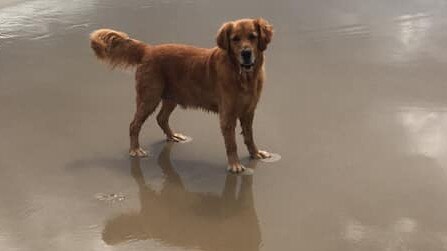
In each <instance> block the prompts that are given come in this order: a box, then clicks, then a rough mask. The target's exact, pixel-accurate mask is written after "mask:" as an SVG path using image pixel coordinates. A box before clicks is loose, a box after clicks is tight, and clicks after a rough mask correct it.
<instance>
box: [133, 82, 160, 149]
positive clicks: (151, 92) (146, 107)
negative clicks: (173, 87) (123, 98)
mask: <svg viewBox="0 0 447 251" xmlns="http://www.w3.org/2000/svg"><path fill="white" fill-rule="evenodd" d="M136 89H137V111H136V112H135V115H134V119H133V120H132V122H131V123H130V126H129V134H130V150H129V155H130V156H132V157H145V156H147V153H146V152H145V151H144V150H143V149H142V148H141V147H140V143H139V140H138V137H139V134H140V130H141V126H142V125H143V123H144V122H145V121H146V119H147V118H148V117H149V115H151V114H152V113H153V112H154V111H155V109H156V108H157V106H158V104H159V103H160V100H161V93H162V91H163V83H162V82H161V81H158V80H155V79H149V80H148V79H138V78H137V86H136Z"/></svg>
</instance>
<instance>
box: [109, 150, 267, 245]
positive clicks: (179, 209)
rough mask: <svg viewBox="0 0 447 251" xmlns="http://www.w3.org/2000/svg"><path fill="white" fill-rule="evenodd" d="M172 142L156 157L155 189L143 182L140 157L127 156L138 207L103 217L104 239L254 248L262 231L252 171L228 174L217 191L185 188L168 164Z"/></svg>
mask: <svg viewBox="0 0 447 251" xmlns="http://www.w3.org/2000/svg"><path fill="white" fill-rule="evenodd" d="M171 148H172V143H168V144H167V145H166V146H165V147H164V149H163V151H162V152H161V153H160V155H159V158H158V163H159V165H160V167H161V168H162V171H163V174H164V176H165V182H164V186H163V189H162V190H161V191H160V192H155V191H154V190H152V189H151V188H150V187H149V186H148V185H146V184H145V181H144V177H143V173H142V171H141V168H140V162H139V161H140V160H139V159H132V176H133V177H134V179H135V181H136V182H137V184H138V187H139V193H140V201H141V209H140V211H139V212H135V213H128V214H123V215H119V216H117V217H116V218H114V219H111V220H109V221H108V222H106V226H105V228H104V231H103V240H104V241H105V242H106V243H107V244H109V245H115V244H118V243H122V242H126V241H130V240H146V239H155V240H161V241H162V242H164V243H166V244H170V245H175V246H181V247H186V248H199V249H201V250H202V249H203V250H210V251H219V250H244V251H254V250H259V245H260V242H261V233H260V230H259V223H258V218H257V215H256V211H255V208H254V202H253V193H252V179H253V176H241V177H238V176H235V175H231V174H229V175H227V177H226V181H225V187H224V191H223V195H222V196H221V197H218V196H213V195H211V194H209V193H193V192H188V191H187V190H186V189H185V187H184V186H183V184H182V180H181V178H180V176H179V175H178V174H177V173H176V172H175V170H174V168H173V167H172V164H171V160H170V152H171ZM255 164H256V161H255V160H252V161H250V165H251V167H252V168H254V165H255ZM238 178H240V179H241V184H240V189H239V195H237V192H236V191H237V179H238Z"/></svg>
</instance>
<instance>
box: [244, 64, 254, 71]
mask: <svg viewBox="0 0 447 251" xmlns="http://www.w3.org/2000/svg"><path fill="white" fill-rule="evenodd" d="M254 65H255V64H254V63H252V64H241V69H243V70H244V71H252V70H253V66H254Z"/></svg>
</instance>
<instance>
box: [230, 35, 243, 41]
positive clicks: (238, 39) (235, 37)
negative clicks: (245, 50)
mask: <svg viewBox="0 0 447 251" xmlns="http://www.w3.org/2000/svg"><path fill="white" fill-rule="evenodd" d="M231 40H232V41H233V42H239V41H241V38H240V37H238V36H234V37H232V38H231Z"/></svg>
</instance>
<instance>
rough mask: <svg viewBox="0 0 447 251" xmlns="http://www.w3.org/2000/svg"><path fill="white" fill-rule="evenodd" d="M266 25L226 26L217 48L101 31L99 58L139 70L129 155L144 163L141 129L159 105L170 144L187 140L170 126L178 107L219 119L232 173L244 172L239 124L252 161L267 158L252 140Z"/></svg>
mask: <svg viewBox="0 0 447 251" xmlns="http://www.w3.org/2000/svg"><path fill="white" fill-rule="evenodd" d="M272 35H273V31H272V26H271V25H270V24H269V23H268V22H267V21H265V20H264V19H262V18H260V19H241V20H237V21H233V22H228V23H225V24H224V25H223V26H222V27H221V29H220V30H219V33H218V35H217V39H216V40H217V45H218V47H216V48H212V49H204V48H196V47H192V46H186V45H179V44H164V45H156V46H152V45H148V44H145V43H143V42H140V41H138V40H135V39H131V38H129V37H128V35H127V34H125V33H122V32H118V31H114V30H109V29H100V30H97V31H95V32H93V33H92V34H91V37H90V39H91V47H92V49H93V50H94V51H95V53H96V56H97V57H98V58H99V59H101V60H103V61H105V62H107V63H109V64H110V65H112V66H113V67H115V66H120V67H130V66H136V67H137V71H136V91H137V111H136V113H135V116H134V119H133V121H132V123H131V124H130V152H129V153H130V155H131V156H138V157H143V156H146V155H147V154H146V152H145V151H144V150H143V149H141V148H140V144H139V142H138V135H139V133H140V129H141V126H142V125H143V123H144V122H145V120H146V119H147V117H148V116H149V115H150V114H152V113H153V112H154V110H155V108H156V107H157V106H158V104H159V103H160V102H161V103H162V106H161V110H160V112H159V113H158V115H157V121H158V124H159V125H160V127H161V129H162V130H163V132H164V133H165V134H166V136H167V138H168V140H170V141H177V142H178V141H184V140H186V139H187V138H186V137H185V136H183V135H181V134H178V133H174V132H173V131H172V130H171V128H170V127H169V124H168V120H169V116H170V114H171V113H172V111H173V110H174V109H175V108H176V106H177V105H180V106H181V107H183V108H199V109H203V110H206V111H211V112H216V113H219V117H220V126H221V130H222V134H223V136H224V141H225V147H226V151H227V157H228V165H229V170H230V171H233V172H241V171H243V170H244V166H242V165H241V163H240V161H239V157H238V154H237V149H236V148H237V146H236V136H235V128H236V123H237V120H238V119H239V121H240V123H241V127H242V134H243V135H244V142H245V144H246V146H247V148H248V151H249V153H250V156H251V157H252V158H258V159H262V158H269V157H270V156H271V155H270V154H269V153H268V152H266V151H261V150H259V149H258V148H257V147H256V145H255V143H254V140H253V132H252V131H253V130H252V124H253V118H254V113H255V109H256V105H257V103H258V100H259V97H260V95H261V91H262V86H263V82H264V69H263V65H264V51H265V50H266V49H267V45H268V44H269V43H270V41H271V39H272Z"/></svg>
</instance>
